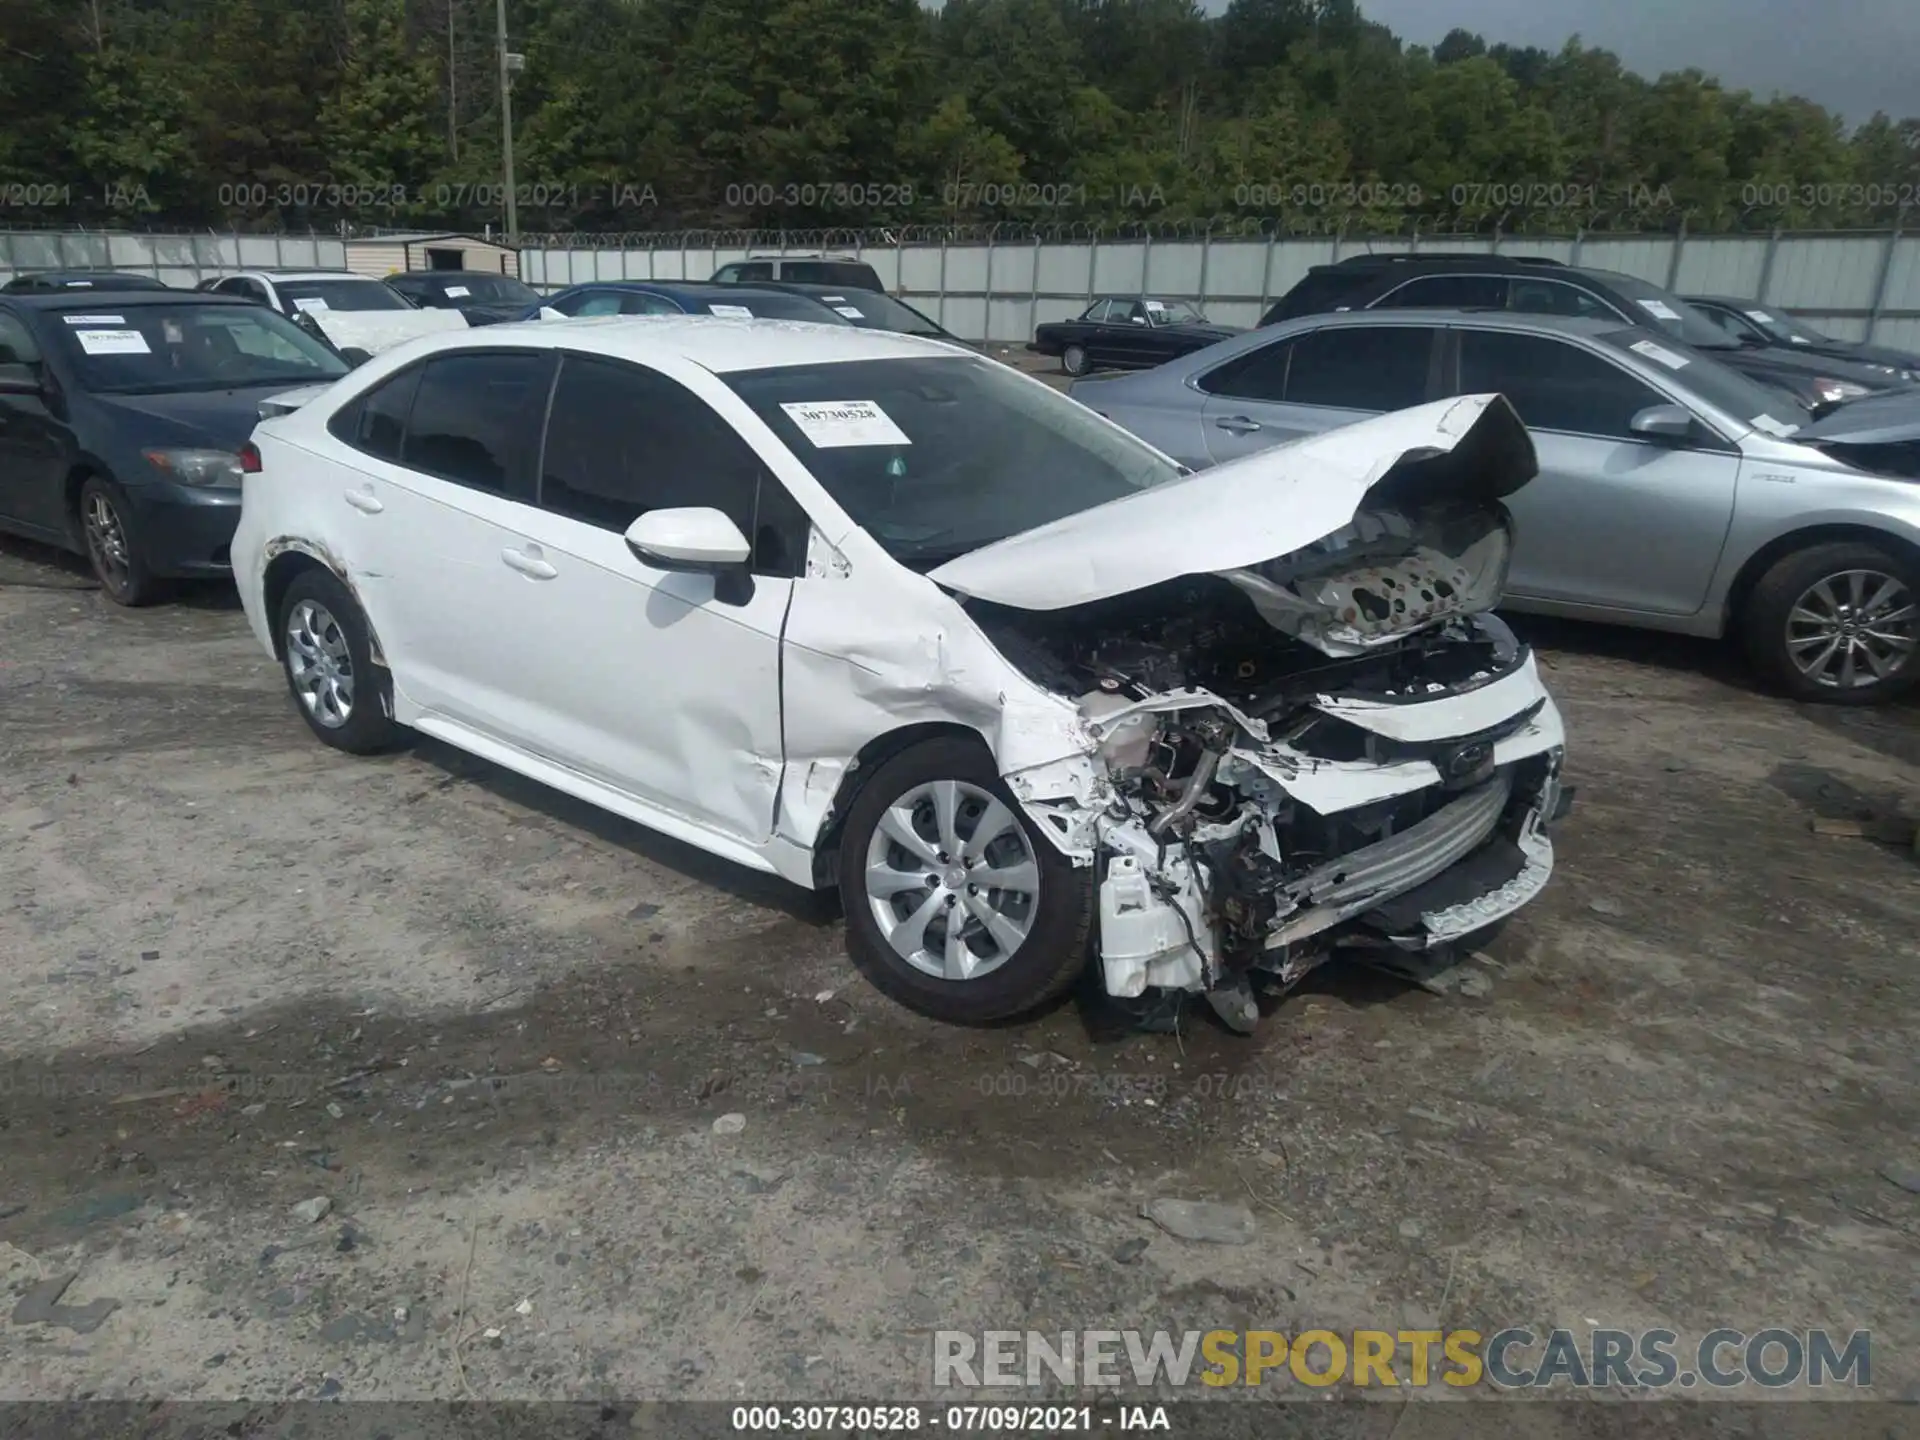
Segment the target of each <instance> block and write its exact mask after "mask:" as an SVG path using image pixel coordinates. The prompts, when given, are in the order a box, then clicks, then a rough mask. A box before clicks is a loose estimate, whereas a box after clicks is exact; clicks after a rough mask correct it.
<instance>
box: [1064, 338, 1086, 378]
mask: <svg viewBox="0 0 1920 1440" xmlns="http://www.w3.org/2000/svg"><path fill="white" fill-rule="evenodd" d="M1060 368H1061V369H1062V370H1064V371H1066V372H1067V373H1068V374H1069V375H1085V374H1086V373H1087V372H1088V371H1089V370H1091V369H1093V362H1092V361H1091V360H1089V359H1087V352H1086V349H1085V347H1084V346H1080V345H1069V346H1067V348H1066V349H1065V350H1063V351H1061V352H1060Z"/></svg>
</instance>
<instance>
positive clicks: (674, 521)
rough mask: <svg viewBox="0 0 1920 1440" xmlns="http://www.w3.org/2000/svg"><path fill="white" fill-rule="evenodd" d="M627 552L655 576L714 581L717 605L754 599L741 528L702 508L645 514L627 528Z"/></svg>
mask: <svg viewBox="0 0 1920 1440" xmlns="http://www.w3.org/2000/svg"><path fill="white" fill-rule="evenodd" d="M626 540H627V549H629V550H631V551H632V552H633V557H634V559H636V560H638V561H639V562H640V563H641V564H643V565H651V566H652V567H653V568H654V569H656V570H677V571H682V572H685V573H687V574H692V575H711V576H713V577H714V587H713V594H714V598H715V599H716V600H719V601H721V602H722V603H724V604H728V605H743V604H745V603H746V601H747V599H748V598H749V597H750V596H751V595H752V594H753V577H752V575H751V573H750V572H749V571H748V569H747V559H748V557H749V556H750V555H751V554H752V553H753V547H752V546H750V545H748V544H747V537H746V536H744V535H742V534H741V533H740V527H739V526H738V525H735V524H734V523H733V521H731V520H729V519H728V518H727V517H726V515H725V514H724V513H723V512H721V511H719V510H714V509H710V508H708V507H706V506H701V505H693V506H686V507H683V508H680V509H672V510H649V511H648V512H647V513H646V514H644V515H642V516H641V517H640V518H639V519H638V520H635V521H634V522H633V524H631V525H629V526H628V527H627V535H626Z"/></svg>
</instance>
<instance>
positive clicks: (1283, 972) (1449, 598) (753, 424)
mask: <svg viewBox="0 0 1920 1440" xmlns="http://www.w3.org/2000/svg"><path fill="white" fill-rule="evenodd" d="M254 441H255V443H256V444H257V445H258V446H259V450H260V467H261V468H260V471H259V473H258V474H255V475H252V476H250V477H249V478H248V481H247V485H246V497H245V503H244V506H243V514H242V520H241V525H240V531H239V533H238V535H237V536H236V537H235V540H234V554H235V570H236V574H237V576H238V583H239V586H240V593H241V602H242V604H243V606H244V608H245V611H246V615H247V620H248V622H249V624H250V625H251V626H252V629H253V632H254V635H255V636H256V638H257V639H258V640H259V642H260V645H261V647H262V648H263V649H264V650H265V651H266V652H267V653H268V654H270V655H272V656H273V657H274V658H275V660H276V661H278V662H279V663H280V664H281V665H282V666H283V667H284V670H285V673H286V679H287V685H288V689H289V691H290V692H291V694H292V697H293V702H294V704H295V706H296V708H297V710H298V713H299V714H300V715H301V716H302V718H303V719H304V721H305V723H306V724H307V725H308V727H309V728H310V729H311V730H312V732H313V734H314V735H315V736H317V737H318V738H319V739H320V740H321V741H323V742H324V743H326V744H328V745H331V746H333V747H335V748H337V749H340V750H346V751H350V752H356V753H357V752H365V751H369V750H373V749H377V748H381V747H383V746H385V745H388V744H390V743H393V742H394V741H396V740H397V739H399V738H401V737H402V736H403V735H404V733H405V731H406V730H408V729H411V730H414V731H418V732H420V733H422V734H426V735H430V736H433V737H436V738H438V739H440V740H443V741H445V742H447V743H449V744H452V745H454V746H457V747H460V748H462V749H466V750H470V751H472V752H474V753H475V754H478V755H482V756H485V757H486V758H488V759H490V760H492V761H494V762H496V763H498V764H501V765H504V766H506V767H508V768H510V769H513V770H517V771H520V772H521V773H523V774H525V775H528V776H531V777H533V778H535V779H537V780H539V781H542V782H544V783H546V784H549V785H552V786H554V787H555V788H556V789H559V790H563V791H566V792H567V793H569V794H572V795H574V796H577V797H579V798H582V799H585V800H587V801H589V802H591V803H593V804H596V805H599V806H602V807H604V808H605V809H607V810H610V811H612V812H614V813H616V814H619V815H623V816H626V817H627V818H629V819H632V820H636V821H638V822H640V823H642V824H645V825H648V826H651V827H653V828H655V829H657V830H660V831H662V832H664V833H666V834H668V835H672V836H676V837H678V838H680V839H682V840H685V841H687V842H689V843H691V844H693V845H696V846H699V847H700V848H703V849H705V850H708V851H711V852H713V853H715V854H717V855H720V856H723V857H725V858H727V859H730V860H734V861H736V862H738V863H741V864H744V865H747V866H750V867H753V868H755V869H759V870H763V871H770V872H772V873H774V874H777V875H780V876H782V877H784V878H786V879H788V880H791V881H794V882H795V883H797V884H800V885H803V886H808V887H815V888H828V887H834V886H837V887H838V888H839V891H840V895H841V899H842V901H843V904H844V908H845V912H846V917H847V943H848V948H849V950H850V952H851V954H852V956H853V958H854V960H855V962H856V964H858V965H859V967H860V968H861V970H862V971H863V972H864V973H865V974H866V975H867V976H868V977H869V979H871V980H872V981H873V983H874V984H875V985H877V986H878V987H879V988H880V989H882V990H884V991H885V992H887V993H888V994H890V995H892V996H894V997H895V998H896V999H898V1000H900V1001H902V1002H904V1003H905V1004H907V1005H910V1006H912V1007H914V1008H916V1009H919V1010H921V1011H924V1012H925V1013H927V1014H930V1015H934V1016H937V1017H939V1018H941V1019H945V1020H950V1021H962V1022H986V1021H992V1020H997V1019H1002V1018H1006V1017H1010V1016H1013V1015H1017V1014H1021V1013H1023V1012H1027V1011H1030V1010H1032V1009H1034V1008H1035V1007H1037V1006H1040V1005H1043V1004H1045V1003H1046V1002H1047V1001H1049V1000H1051V999H1053V998H1055V997H1057V996H1059V995H1061V994H1062V993H1063V992H1064V991H1066V990H1067V989H1068V988H1069V987H1070V986H1072V985H1073V983H1074V982H1075V980H1076V979H1077V978H1078V977H1079V976H1080V975H1081V974H1082V973H1083V972H1084V971H1085V970H1086V968H1087V965H1088V960H1089V950H1090V948H1091V947H1090V943H1089V942H1090V940H1091V941H1093V942H1094V944H1096V945H1097V948H1098V953H1099V965H1100V972H1101V975H1102V977H1103V979H1104V981H1105V985H1106V988H1107V990H1108V993H1109V994H1111V995H1113V996H1115V997H1116V998H1117V999H1118V1000H1120V1001H1121V1002H1123V1003H1129V1002H1138V1003H1142V1004H1145V1003H1147V1002H1148V1001H1149V999H1150V998H1164V997H1165V995H1166V994H1167V993H1169V992H1172V993H1175V994H1177V993H1179V992H1202V993H1205V994H1207V995H1208V996H1209V998H1210V999H1211V1000H1212V1001H1213V1003H1214V1004H1215V1006H1216V1008H1218V1009H1219V1010H1220V1011H1221V1013H1222V1015H1223V1016H1224V1017H1226V1018H1227V1019H1228V1020H1229V1023H1232V1024H1235V1025H1237V1026H1239V1027H1241V1028H1245V1027H1247V1026H1250V1025H1251V1024H1252V1023H1253V1020H1254V1018H1255V1017H1256V1016H1257V1014H1258V1011H1257V1008H1256V1006H1255V1004H1254V1001H1253V997H1252V994H1251V992H1250V988H1249V980H1248V975H1249V971H1250V970H1258V971H1260V972H1261V973H1262V974H1265V975H1268V976H1270V977H1271V978H1272V979H1273V981H1274V983H1275V984H1277V985H1280V986H1282V987H1284V986H1286V985H1289V984H1291V983H1292V982H1293V981H1295V980H1297V979H1298V978H1299V977H1300V975H1302V974H1304V973H1305V972H1306V971H1307V970H1309V969H1311V968H1312V967H1313V966H1315V965H1317V964H1319V963H1320V962H1322V961H1323V960H1326V959H1328V958H1330V957H1331V956H1332V955H1334V954H1335V953H1336V950H1337V949H1338V948H1339V947H1342V946H1347V945H1353V944H1359V943H1372V944H1375V945H1379V946H1384V947H1394V948H1399V949H1415V950H1417V949H1423V948H1428V947H1432V946H1436V945H1443V944H1449V943H1453V942H1454V941H1456V940H1459V939H1461V938H1462V937H1465V936H1469V935H1471V934H1473V933H1474V932H1476V931H1479V930H1481V929H1483V928H1484V927H1486V926H1489V925H1492V924H1495V923H1497V922H1498V921H1499V920H1500V919H1501V918H1502V917H1503V916H1505V915H1506V914H1509V913H1511V912H1512V911H1514V910H1516V909H1518V908H1520V907H1521V906H1523V905H1525V904H1526V903H1527V902H1528V901H1529V900H1530V899H1531V898H1532V897H1533V896H1534V895H1535V894H1537V893H1538V892H1539V890H1540V889H1541V888H1542V887H1543V886H1544V885H1545V884H1546V881H1547V878H1548V875H1549V874H1550V872H1551V869H1552V863H1553V847H1552V844H1551V841H1550V840H1549V838H1548V830H1547V826H1548V825H1549V823H1550V822H1551V820H1552V819H1554V818H1555V817H1556V815H1557V814H1558V813H1559V811H1560V808H1561V800H1562V798H1563V797H1562V793H1561V791H1560V789H1559V774H1560V766H1561V756H1562V747H1563V730H1562V726H1561V722H1560V718H1559V715H1558V713H1557V712H1556V711H1555V709H1554V705H1553V702H1552V700H1551V699H1550V698H1549V696H1548V694H1547V692H1546V690H1545V688H1544V686H1543V685H1542V683H1541V680H1540V676H1539V672H1538V670H1537V668H1536V665H1535V662H1534V658H1533V656H1532V654H1531V652H1530V651H1529V650H1528V649H1527V648H1526V647H1525V646H1524V645H1522V644H1519V643H1518V642H1516V641H1515V639H1514V637H1513V635H1512V634H1511V632H1510V631H1508V630H1507V628H1506V627H1505V626H1504V625H1502V624H1501V623H1500V622H1499V621H1497V620H1495V619H1493V618H1492V617H1491V616H1489V615H1488V614H1486V613H1485V612H1486V611H1487V610H1488V608H1489V607H1490V606H1491V605H1492V604H1493V602H1494V600H1495V598H1496V597H1497V594H1498V588H1499V577H1500V575H1501V573H1502V572H1503V570H1504V568H1505V556H1506V549H1507V544H1508V536H1507V528H1506V520H1505V514H1504V512H1503V511H1502V510H1501V509H1500V506H1499V503H1498V500H1499V497H1500V496H1502V495H1508V494H1511V493H1513V491H1514V490H1516V489H1517V488H1519V487H1523V486H1525V485H1526V484H1527V482H1528V480H1529V477H1530V476H1531V475H1532V473H1533V465H1534V459H1533V451H1532V446H1531V445H1530V444H1529V443H1528V440H1527V435H1526V431H1525V430H1524V429H1523V428H1522V427H1521V425H1520V423H1519V421H1518V419H1517V418H1516V417H1515V416H1514V414H1513V411H1512V409H1511V408H1510V407H1509V406H1507V405H1506V404H1505V402H1504V401H1501V400H1500V399H1499V398H1498V397H1489V398H1487V399H1484V400H1480V401H1471V402H1467V403H1464V404H1457V405H1455V404H1450V405H1441V406H1429V407H1426V408H1424V409H1420V410H1416V411H1413V412H1411V413H1408V414H1404V415H1395V416H1390V417H1387V418H1385V419H1383V420H1379V421H1375V422H1373V423H1372V424H1371V425H1370V426H1359V427H1356V428H1355V429H1354V430H1353V431H1351V432H1348V434H1346V435H1342V436H1338V437H1327V441H1325V442H1322V441H1308V442H1306V443H1305V444H1303V445H1302V446H1301V447H1299V448H1297V449H1295V450H1291V451H1277V452H1273V453H1270V454H1261V455H1255V456H1252V457H1250V458H1248V459H1246V460H1244V461H1242V462H1240V463H1239V464H1237V465H1224V466H1221V467H1219V468H1218V469H1216V470H1213V471H1210V472H1208V473H1206V474H1203V475H1197V476H1188V477H1185V478H1182V476H1181V472H1180V470H1179V467H1177V466H1176V465H1175V464H1174V462H1173V461H1172V460H1170V459H1168V458H1167V457H1166V456H1164V455H1161V454H1159V453H1158V452H1157V451H1155V450H1153V449H1151V448H1150V447H1148V446H1146V445H1143V444H1141V443H1140V442H1139V441H1138V440H1135V439H1134V438H1132V437H1131V436H1129V435H1127V434H1126V433H1125V432H1124V431H1122V430H1121V429H1119V428H1118V427H1117V426H1115V425H1112V424H1110V423H1108V422H1107V421H1105V420H1102V419H1099V418H1098V417H1096V416H1095V415H1093V414H1092V413H1091V412H1090V411H1088V410H1087V409H1086V408H1084V407H1083V406H1080V405H1077V404H1074V403H1073V402H1072V401H1070V400H1068V399H1066V398H1065V397H1063V396H1061V395H1059V394H1058V393H1056V392H1055V391H1053V390H1052V389H1050V388H1049V387H1047V386H1046V385H1044V384H1042V383H1041V382H1040V381H1038V380H1035V379H1033V378H1032V377H1030V376H1025V375H1021V374H1019V373H1018V372H1016V371H1015V370H1013V369H1012V368H1011V367H1009V366H1005V365H1002V364H999V363H998V362H996V361H992V360H989V359H987V358H986V357H984V356H980V355H972V354H966V353H963V352H959V351H956V350H955V349H954V348H953V347H952V346H949V345H945V344H939V343H935V342H932V341H927V340H921V339H916V338H913V337H909V336H903V335H892V334H883V333H880V332H876V331H871V330H858V329H855V328H854V327H852V326H846V327H842V328H839V329H827V328H822V327H801V326H796V325H783V324H769V323H764V322H757V321H754V322H743V323H740V324H722V325H716V324H713V323H711V322H710V321H708V320H703V319H696V318H695V317H692V316H688V317H683V318H680V319H674V318H670V317H663V318H658V319H655V320H652V321H649V322H648V323H645V324H605V323H593V322H588V321H571V322H558V321H556V322H551V323H548V324H544V325H523V326H514V327H512V328H510V329H500V330H494V331H490V332H489V333H488V334H487V335H484V336H481V335H448V336H443V337H436V338H434V339H432V340H428V341H425V342H423V343H422V344H420V345H417V346H415V347H412V349H411V350H410V351H409V353H407V354H406V355H405V356H404V357H402V356H397V355H390V356H381V357H377V358H376V359H374V360H373V361H371V362H369V363H368V364H367V365H365V366H363V367H362V368H361V369H360V370H358V371H356V372H355V373H354V375H353V376H352V377H351V378H350V379H348V380H347V381H345V382H344V383H342V384H340V385H337V386H334V387H332V388H330V389H328V390H327V391H325V392H324V393H322V394H320V395H318V396H317V397H315V398H314V399H313V400H312V401H311V402H310V403H309V404H307V405H306V406H304V407H303V408H301V409H299V410H296V411H294V412H293V413H291V414H287V415H283V416H280V417H277V418H275V419H270V420H267V421H264V422H263V423H262V424H261V425H260V427H259V429H258V430H257V431H256V432H255V435H254ZM1327 442H1331V443H1327ZM343 502H344V503H343ZM1382 536H1393V537H1398V538H1397V539H1396V540H1395V541H1394V542H1392V543H1391V544H1383V543H1382V541H1381V537H1382ZM1435 569H1441V570H1445V571H1446V572H1447V573H1448V574H1450V575H1453V576H1455V577H1456V578H1457V579H1458V580H1459V584H1458V585H1457V586H1455V587H1454V588H1453V589H1452V590H1451V591H1450V592H1449V593H1448V594H1447V595H1446V596H1445V597H1444V598H1436V599H1434V600H1432V601H1431V602H1430V603H1428V604H1425V605H1423V606H1420V607H1418V608H1408V609H1404V610H1400V611H1396V612H1392V613H1374V612H1373V611H1372V610H1371V608H1369V613H1368V614H1367V615H1366V616H1364V617H1361V616H1359V615H1357V614H1356V613H1355V612H1354V611H1353V608H1352V605H1351V603H1350V596H1351V595H1352V593H1353V592H1354V590H1355V588H1356V587H1359V588H1361V589H1366V590H1370V591H1371V590H1373V589H1377V587H1379V586H1381V585H1402V584H1404V585H1407V586H1409V587H1410V586H1413V585H1415V584H1418V583H1421V579H1422V577H1423V576H1425V575H1426V574H1427V573H1428V572H1429V571H1430V570H1435ZM932 637H938V643H935V640H934V639H933V638H932ZM376 655H378V656H379V657H380V663H379V664H378V665H377V666H376V665H375V663H374V659H373V657H374V656H376ZM1383 693H1384V694H1390V695H1393V696H1394V697H1395V698H1394V699H1393V700H1392V701H1391V703H1382V702H1381V701H1380V700H1379V699H1377V698H1375V697H1377V696H1378V695H1380V694H1383ZM1096 917H1098V918H1097V919H1096Z"/></svg>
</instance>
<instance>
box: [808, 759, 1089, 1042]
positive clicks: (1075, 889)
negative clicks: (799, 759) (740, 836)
mask: <svg viewBox="0 0 1920 1440" xmlns="http://www.w3.org/2000/svg"><path fill="white" fill-rule="evenodd" d="M840 894H841V900H842V902H843V904H844V907H845V910H846V916H847V950H848V952H849V954H851V956H852V957H853V962H854V964H855V965H857V966H858V967H859V968H860V971H861V973H862V974H864V975H865V976H866V977H867V979H869V980H871V981H872V982H873V983H874V985H875V986H877V987H878V988H879V989H880V990H882V991H884V992H885V993H886V994H888V995H890V996H892V997H893V998H894V999H895V1000H898V1001H899V1002H900V1003H901V1004H903V1005H906V1006H907V1007H909V1008H910V1009H913V1010H917V1011H919V1012H920V1013H921V1014H923V1015H929V1016H932V1017H933V1018H934V1019H936V1020H945V1021H949V1022H952V1023H955V1024H962V1025H980V1024H988V1023H991V1022H993V1021H996V1020H1005V1019H1010V1018H1012V1017H1014V1016H1016V1015H1022V1014H1025V1013H1027V1012H1028V1011H1031V1010H1035V1009H1038V1008H1039V1007H1041V1006H1043V1005H1045V1004H1047V1003H1048V1002H1049V1001H1052V1000H1055V999H1057V998H1058V997H1059V996H1061V995H1062V994H1064V993H1065V992H1066V991H1067V990H1068V989H1069V988H1070V987H1071V986H1072V985H1073V982H1074V980H1075V979H1076V978H1077V977H1078V976H1079V974H1080V972H1081V971H1082V969H1083V968H1084V967H1085V965H1086V963H1087V958H1088V953H1089V952H1088V947H1087V935H1088V930H1089V927H1090V926H1091V924H1092V921H1093V877H1092V871H1091V869H1090V868H1081V869H1076V868H1075V867H1074V865H1073V863H1072V862H1071V861H1069V860H1068V859H1067V858H1066V857H1065V856H1063V855H1062V854H1061V853H1060V852H1059V851H1058V850H1056V849H1055V848H1054V847H1053V846H1052V845H1050V844H1049V843H1048V842H1047V841H1046V839H1045V838H1044V837H1043V836H1042V835H1040V834H1039V832H1038V831H1037V830H1036V829H1035V828H1034V827H1033V825H1032V823H1031V822H1030V821H1028V819H1027V818H1026V816H1025V815H1024V814H1023V813H1022V812H1021V810H1020V807H1019V805H1018V803H1017V802H1016V801H1015V800H1014V799H1013V797H1012V795H1011V794H1010V793H1008V791H1007V788H1006V786H1005V785H1004V784H1003V783H1002V782H1001V780H1000V777H999V775H998V774H996V773H995V771H994V767H993V764H992V761H991V760H990V758H989V757H988V755H987V752H986V749H985V747H984V746H983V745H981V744H980V743H979V742H977V741H969V740H965V739H961V738H959V737H957V736H954V737H949V736H942V737H940V738H938V739H934V740H929V741H926V742H924V743H922V744H919V745H915V746H913V747H911V748H910V749H908V750H905V751H902V752H901V753H900V754H898V755H896V756H894V757H893V758H892V759H890V760H888V761H886V762H884V763H883V764H882V765H881V766H880V767H879V768H878V769H877V770H876V771H875V772H874V775H873V778H872V779H871V780H869V781H868V782H867V784H866V786H865V787H864V788H862V790H861V791H860V793H859V795H858V796H857V797H856V798H855V799H854V802H853V805H852V806H851V807H850V809H849V810H848V812H847V823H846V828H845V831H844V832H843V835H842V838H841V850H840Z"/></svg>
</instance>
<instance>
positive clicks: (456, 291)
mask: <svg viewBox="0 0 1920 1440" xmlns="http://www.w3.org/2000/svg"><path fill="white" fill-rule="evenodd" d="M472 293H473V292H472V291H471V290H469V289H467V287H466V286H464V285H449V286H448V287H447V294H449V295H471V294H472Z"/></svg>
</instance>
